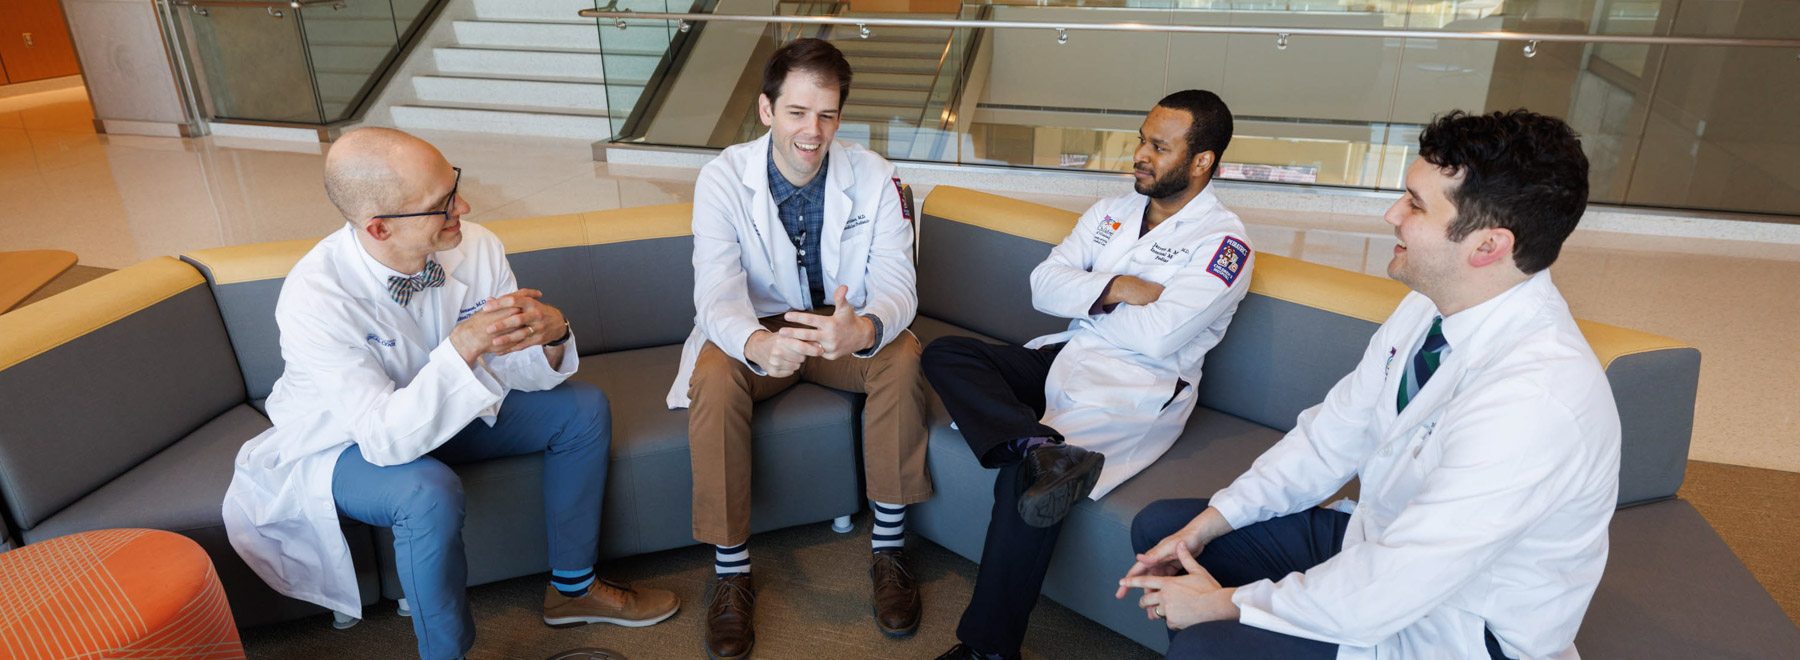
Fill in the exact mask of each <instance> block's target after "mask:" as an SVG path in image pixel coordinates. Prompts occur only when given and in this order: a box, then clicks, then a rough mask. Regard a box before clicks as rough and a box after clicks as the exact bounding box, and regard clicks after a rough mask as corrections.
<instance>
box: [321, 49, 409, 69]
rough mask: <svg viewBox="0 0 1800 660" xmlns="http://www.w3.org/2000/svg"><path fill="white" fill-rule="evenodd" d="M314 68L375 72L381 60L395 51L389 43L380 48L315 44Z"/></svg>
mask: <svg viewBox="0 0 1800 660" xmlns="http://www.w3.org/2000/svg"><path fill="white" fill-rule="evenodd" d="M310 50H311V54H312V64H313V67H315V68H318V69H334V70H347V71H374V70H375V68H376V67H379V66H381V60H383V59H385V58H386V57H387V56H388V53H390V52H392V51H393V50H394V45H393V44H392V43H388V44H385V45H378V46H366V45H350V44H331V43H322V44H314V45H313V47H312V48H311V49H310Z"/></svg>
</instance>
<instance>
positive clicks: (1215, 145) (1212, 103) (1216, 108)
mask: <svg viewBox="0 0 1800 660" xmlns="http://www.w3.org/2000/svg"><path fill="white" fill-rule="evenodd" d="M1156 105H1157V106H1159V107H1163V108H1168V109H1170V110H1181V111H1183V112H1186V113H1188V116H1189V117H1192V118H1193V123H1191V124H1188V131H1187V148H1188V158H1189V159H1190V160H1191V159H1192V158H1194V157H1195V156H1198V155H1200V152H1202V151H1211V152H1213V166H1212V172H1211V174H1215V175H1216V174H1218V173H1219V159H1220V158H1222V157H1223V156H1224V155H1225V147H1228V146H1230V145H1231V130H1232V129H1231V108H1227V107H1225V100H1224V99H1221V98H1219V95H1218V94H1214V93H1212V92H1209V91H1206V90H1204V89H1184V90H1181V91H1179V92H1175V93H1174V94H1170V95H1168V96H1165V97H1163V98H1162V100H1161V101H1157V102H1156Z"/></svg>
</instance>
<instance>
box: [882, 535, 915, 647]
mask: <svg viewBox="0 0 1800 660" xmlns="http://www.w3.org/2000/svg"><path fill="white" fill-rule="evenodd" d="M869 580H870V581H871V582H873V583H874V587H875V589H874V591H873V592H871V593H870V594H869V601H870V602H871V603H873V604H874V606H875V625H876V626H877V627H880V628H881V632H882V633H884V634H886V635H888V636H889V637H900V636H902V635H911V634H913V631H916V630H918V629H919V609H920V607H919V585H918V584H917V583H914V582H913V576H912V572H911V571H908V570H906V553H905V551H903V550H901V549H899V548H887V549H883V550H878V551H876V552H875V556H874V557H873V558H872V559H870V560H869Z"/></svg>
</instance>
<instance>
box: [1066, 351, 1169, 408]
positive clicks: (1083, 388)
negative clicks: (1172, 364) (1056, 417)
mask: <svg viewBox="0 0 1800 660" xmlns="http://www.w3.org/2000/svg"><path fill="white" fill-rule="evenodd" d="M1071 362H1072V363H1073V364H1072V365H1071V368H1070V370H1069V376H1068V380H1067V381H1066V382H1065V384H1064V386H1063V391H1064V393H1066V394H1067V395H1068V397H1069V399H1070V400H1072V401H1074V402H1075V403H1076V404H1078V405H1080V406H1081V407H1085V408H1093V409H1096V410H1103V411H1106V412H1110V413H1116V414H1123V415H1130V414H1138V413H1149V414H1155V413H1156V411H1157V410H1158V409H1159V408H1161V407H1162V405H1163V403H1164V402H1166V401H1168V400H1169V393H1170V392H1173V391H1174V389H1175V377H1174V375H1173V374H1168V375H1164V374H1159V373H1157V372H1155V371H1152V370H1150V369H1147V368H1145V367H1143V366H1141V365H1138V364H1136V363H1134V362H1131V361H1129V360H1124V359H1120V358H1116V357H1112V356H1110V355H1102V354H1094V353H1089V354H1086V355H1082V356H1080V358H1079V359H1076V360H1071Z"/></svg>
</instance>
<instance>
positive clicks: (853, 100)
mask: <svg viewBox="0 0 1800 660" xmlns="http://www.w3.org/2000/svg"><path fill="white" fill-rule="evenodd" d="M930 98H931V90H929V89H883V88H880V87H875V86H865V85H861V84H857V83H856V82H852V83H851V85H850V100H849V101H848V103H849V104H850V105H858V104H861V103H880V104H890V105H910V106H912V107H915V108H918V107H923V106H924V105H925V102H926V101H928V100H930Z"/></svg>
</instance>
